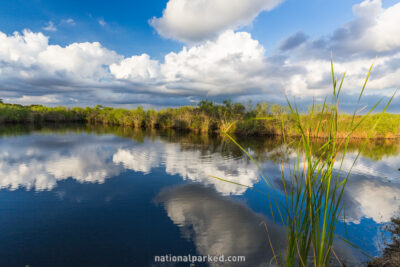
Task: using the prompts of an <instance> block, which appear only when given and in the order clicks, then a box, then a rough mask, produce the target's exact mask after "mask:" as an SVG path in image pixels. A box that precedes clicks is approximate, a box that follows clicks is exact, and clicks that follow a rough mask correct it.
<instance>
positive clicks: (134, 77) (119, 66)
mask: <svg viewBox="0 0 400 267" xmlns="http://www.w3.org/2000/svg"><path fill="white" fill-rule="evenodd" d="M110 71H111V73H112V74H114V76H115V77H116V78H117V79H126V80H131V81H134V82H140V81H150V80H152V79H160V63H159V62H158V61H156V60H152V59H150V57H149V55H147V54H142V55H140V56H132V57H130V58H126V59H123V60H122V61H121V62H119V63H114V64H112V65H111V66H110Z"/></svg>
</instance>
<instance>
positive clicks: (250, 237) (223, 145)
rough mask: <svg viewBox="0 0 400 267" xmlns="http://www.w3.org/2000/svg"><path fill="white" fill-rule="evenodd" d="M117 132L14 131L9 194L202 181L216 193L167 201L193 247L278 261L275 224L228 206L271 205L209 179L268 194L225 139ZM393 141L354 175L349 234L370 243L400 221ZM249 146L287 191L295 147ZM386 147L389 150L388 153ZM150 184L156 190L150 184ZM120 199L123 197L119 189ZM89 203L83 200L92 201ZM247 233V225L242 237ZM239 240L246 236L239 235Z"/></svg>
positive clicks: (0, 174)
mask: <svg viewBox="0 0 400 267" xmlns="http://www.w3.org/2000/svg"><path fill="white" fill-rule="evenodd" d="M92 130H94V132H92ZM111 130H112V131H111V132H112V134H108V133H109V132H107V131H108V129H103V128H99V129H98V128H95V129H85V131H83V132H82V131H80V130H76V131H75V130H74V131H70V130H67V131H64V130H60V131H61V132H59V133H54V131H53V130H48V131H47V130H46V131H44V133H45V134H43V132H42V133H33V134H28V133H29V132H24V131H22V132H23V133H24V134H25V133H26V134H27V135H23V136H12V131H11V130H10V132H7V135H10V136H2V137H1V138H0V189H7V190H16V189H18V188H23V189H27V190H34V191H42V190H52V189H54V188H56V187H57V184H58V183H59V182H60V181H63V180H66V179H70V181H74V182H78V183H99V184H101V183H104V182H105V181H106V179H110V180H115V179H113V177H118V176H120V174H121V175H122V174H124V175H125V174H126V176H127V177H128V178H129V179H135V177H137V176H135V175H134V174H132V173H131V172H126V171H127V170H132V171H135V172H139V173H143V174H150V173H153V174H154V173H157V174H158V173H160V174H163V177H162V179H165V180H168V181H169V180H173V179H175V178H173V177H174V176H177V177H180V178H181V181H184V182H185V183H187V182H195V183H197V184H202V185H203V186H208V187H212V188H213V190H211V189H210V188H208V189H206V188H204V187H198V186H197V187H196V186H192V187H187V188H186V187H181V188H177V189H174V190H172V189H171V190H169V191H166V192H164V193H162V194H161V195H160V198H159V201H161V202H162V203H163V204H164V205H165V208H166V210H167V212H168V216H169V217H170V219H171V220H172V221H173V222H175V223H176V224H178V225H179V226H180V227H181V228H182V231H183V233H184V234H185V235H186V236H187V237H188V238H189V237H190V239H191V240H194V243H195V245H196V248H197V250H198V252H199V253H203V254H209V253H208V252H209V251H221V253H225V254H229V253H237V254H238V255H240V253H239V252H238V251H239V250H242V251H243V253H247V254H248V255H249V257H250V258H251V259H252V260H253V259H254V264H258V263H260V264H261V263H262V262H265V261H266V258H268V257H270V256H271V254H270V252H269V251H268V248H269V245H268V243H266V242H267V241H266V239H265V237H266V236H265V229H264V228H263V227H262V225H260V222H261V221H263V220H264V221H265V220H266V218H264V217H262V216H260V215H257V214H255V213H253V212H252V211H251V210H250V209H248V208H246V207H245V206H243V205H241V204H238V203H234V202H231V201H229V200H227V199H226V198H225V197H222V196H232V197H236V196H243V197H244V198H246V199H247V198H248V199H249V202H251V201H253V202H252V203H251V205H250V207H252V208H254V207H256V208H255V209H256V210H258V211H260V210H262V211H263V212H264V211H265V213H268V211H266V209H265V210H264V209H261V208H260V207H261V206H262V207H263V205H264V204H260V203H263V202H262V201H263V200H264V199H262V196H261V197H260V196H258V195H257V196H255V195H256V194H257V193H254V192H252V191H249V190H247V189H246V188H245V187H242V186H238V185H235V184H231V183H226V182H222V181H219V180H216V179H212V178H209V177H208V176H207V175H208V174H211V175H214V176H218V177H221V178H225V179H227V180H230V181H233V182H237V183H240V184H245V185H248V186H255V187H259V188H261V186H264V185H263V181H262V180H261V181H260V180H259V179H258V177H259V175H258V171H257V168H256V166H255V165H254V164H253V163H252V162H251V161H249V160H248V159H247V158H246V157H245V156H244V155H243V154H242V153H241V152H240V150H239V149H237V147H235V146H234V145H233V144H231V143H229V142H225V141H224V140H221V138H218V137H217V138H211V137H204V136H196V135H185V134H176V133H172V134H171V133H162V132H150V133H148V132H141V131H132V129H126V128H112V129H111ZM57 131H58V130H57ZM86 131H88V132H89V133H87V132H86ZM1 134H2V132H1V129H0V135H1ZM3 134H4V133H3ZM117 135H118V136H117ZM393 142H394V141H393ZM393 142H392V143H388V144H384V146H383V145H382V146H381V147H379V146H378V145H376V146H369V147H368V149H369V150H368V151H367V153H366V154H364V155H363V156H361V157H360V158H359V160H358V162H357V164H356V165H355V166H354V168H353V171H352V174H351V176H350V179H349V181H348V184H347V186H346V190H345V192H344V195H343V204H344V207H345V215H346V222H348V223H349V224H348V226H349V227H353V229H355V230H357V229H359V230H358V231H359V232H360V233H361V234H360V235H359V236H364V234H365V233H364V231H370V233H369V234H368V237H366V238H367V239H368V240H369V241H370V240H372V239H374V238H376V230H375V229H376V228H377V227H378V224H381V223H386V222H389V220H390V218H391V217H393V216H396V215H399V210H400V197H399V196H400V172H399V171H398V170H397V169H398V168H399V167H400V166H399V165H398V164H399V162H400V154H399V152H400V150H399V149H398V148H399V147H400V146H399V145H397V144H394V143H393ZM240 143H241V144H242V145H243V146H244V147H245V148H246V149H247V150H248V151H249V153H250V154H252V155H253V156H254V157H255V158H257V160H258V161H259V162H260V166H261V167H262V168H263V170H264V172H265V173H266V174H267V176H268V177H269V178H270V179H271V180H272V181H273V184H275V185H276V187H277V188H281V187H280V186H281V185H282V182H281V173H280V164H281V161H282V159H283V160H285V161H287V162H291V161H293V160H294V159H295V158H296V154H295V152H294V151H295V146H294V145H293V146H292V147H285V146H283V145H282V142H281V141H280V140H275V139H272V138H271V139H268V138H264V139H262V140H258V139H252V140H241V141H240ZM378 148H380V149H378ZM386 148H389V149H388V151H386ZM377 149H378V150H377ZM350 151H351V152H349V154H348V157H347V158H346V160H345V162H344V164H343V168H342V169H343V173H346V171H348V170H349V169H350V168H351V164H352V162H353V159H354V157H355V156H356V150H355V147H354V148H351V149H350ZM376 151H378V152H379V153H375V152H376ZM373 155H375V157H374V156H373ZM336 167H337V168H338V166H336ZM284 171H286V170H284ZM140 177H142V176H140ZM178 180H179V179H178ZM174 181H177V180H176V179H175V180H174ZM141 183H143V184H146V183H150V182H148V181H147V180H146V179H142V181H141ZM149 186H151V185H149ZM282 190H283V189H282ZM4 191H5V190H4ZM4 191H3V192H4ZM55 191H57V190H55ZM115 191H116V192H117V191H119V189H118V187H116V189H115ZM53 192H54V191H53ZM56 193H57V192H56ZM57 194H59V198H60V199H63V197H65V196H64V194H63V193H62V192H61V191H60V192H58V193H57ZM80 194H81V195H82V196H79V197H80V198H82V197H83V195H85V194H87V193H86V192H80ZM116 194H117V193H116ZM154 194H156V193H154ZM251 199H253V200H251ZM241 214H242V215H241ZM244 215H245V216H244ZM227 218H230V219H227ZM241 225H247V226H246V227H243V229H237V228H240V227H239V226H241ZM250 225H251V226H252V227H250ZM269 225H270V227H271V228H272V229H274V233H275V232H282V229H281V228H280V227H278V226H274V225H273V224H271V223H269ZM189 229H192V230H189ZM368 229H372V230H368ZM237 231H238V233H241V234H240V235H235V234H234V233H235V232H237ZM260 233H263V234H264V235H263V234H260ZM350 234H351V233H350ZM357 235H358V234H355V236H357ZM240 236H242V237H240ZM240 238H243V240H242V239H240ZM227 240H228V241H227ZM229 240H231V241H229ZM232 240H233V241H235V242H233V241H232ZM250 241H251V242H250ZM274 242H277V240H274ZM358 242H359V244H361V246H363V244H362V242H368V241H365V240H358ZM370 243H372V241H371V242H370ZM252 244H258V245H257V247H259V248H258V249H261V248H262V249H264V250H261V251H260V250H253V247H252ZM240 246H243V247H240ZM368 246H369V247H367V248H368V249H369V250H370V251H374V252H373V253H376V252H375V250H374V248H373V245H368ZM371 246H372V248H371ZM338 247H339V248H338V249H340V248H341V247H343V246H338ZM218 253H219V252H218ZM211 254H216V252H214V253H211ZM342 255H344V254H343V253H342Z"/></svg>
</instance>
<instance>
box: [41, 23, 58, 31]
mask: <svg viewBox="0 0 400 267" xmlns="http://www.w3.org/2000/svg"><path fill="white" fill-rule="evenodd" d="M43 30H45V31H49V32H55V31H57V28H56V26H55V25H54V23H53V22H52V21H49V23H48V24H47V26H46V27H44V28H43Z"/></svg>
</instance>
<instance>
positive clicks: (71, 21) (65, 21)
mask: <svg viewBox="0 0 400 267" xmlns="http://www.w3.org/2000/svg"><path fill="white" fill-rule="evenodd" d="M61 23H65V24H69V25H72V26H75V25H76V23H75V20H74V19H72V18H68V19H63V20H61Z"/></svg>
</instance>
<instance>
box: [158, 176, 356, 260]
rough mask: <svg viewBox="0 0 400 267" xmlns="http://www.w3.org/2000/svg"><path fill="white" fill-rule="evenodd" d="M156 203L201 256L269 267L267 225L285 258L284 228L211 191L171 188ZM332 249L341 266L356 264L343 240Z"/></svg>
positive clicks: (185, 187)
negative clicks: (233, 257) (232, 258)
mask: <svg viewBox="0 0 400 267" xmlns="http://www.w3.org/2000/svg"><path fill="white" fill-rule="evenodd" d="M156 202H157V203H162V204H163V206H164V207H165V210H166V212H167V214H168V217H169V218H170V219H171V220H172V221H173V222H174V223H175V224H176V225H178V226H179V227H180V229H181V232H182V235H183V236H184V237H185V238H188V239H192V240H193V241H194V243H195V246H196V252H197V253H198V254H200V255H225V256H229V255H242V256H245V257H246V262H245V263H242V265H240V264H239V263H238V264H235V265H234V266H270V264H269V263H270V262H272V261H273V252H272V250H271V246H270V245H269V242H268V235H267V232H266V229H265V227H264V225H263V222H265V223H266V224H267V226H268V231H269V238H270V239H271V242H272V244H273V248H274V250H275V252H276V253H277V252H278V251H279V249H280V251H281V252H282V255H284V253H285V247H286V246H285V243H286V233H285V229H284V227H283V226H280V225H278V224H275V223H272V222H271V221H270V220H268V219H267V218H266V217H265V216H262V215H260V214H256V213H254V212H253V211H252V210H251V209H249V208H248V207H247V206H245V205H244V204H242V203H238V202H233V201H232V200H229V199H227V198H226V197H222V196H221V195H220V194H218V193H217V192H216V191H215V190H212V189H210V188H206V187H204V186H200V185H196V184H191V185H184V186H178V187H174V188H169V189H166V190H164V191H162V192H161V193H160V194H159V195H158V196H157V198H156ZM333 247H334V250H335V252H336V253H337V255H338V256H339V257H340V259H341V261H342V263H345V262H347V263H354V262H356V261H357V260H356V256H355V255H354V254H353V250H352V249H351V247H350V246H349V245H347V244H346V243H344V242H343V241H335V242H334V246H333ZM358 257H359V256H358ZM336 264H337V263H335V262H332V265H336ZM219 265H220V264H215V266H219ZM211 266H214V265H211Z"/></svg>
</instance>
